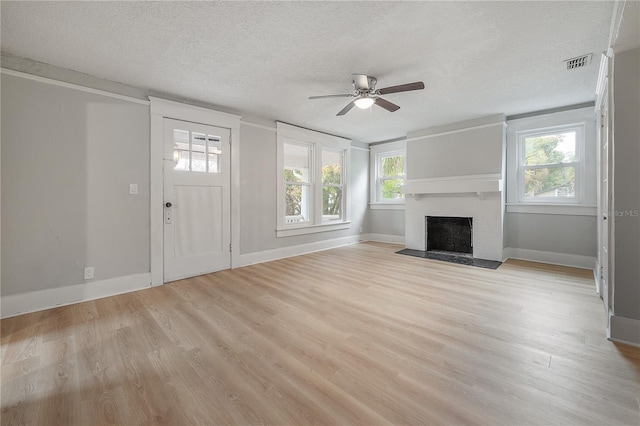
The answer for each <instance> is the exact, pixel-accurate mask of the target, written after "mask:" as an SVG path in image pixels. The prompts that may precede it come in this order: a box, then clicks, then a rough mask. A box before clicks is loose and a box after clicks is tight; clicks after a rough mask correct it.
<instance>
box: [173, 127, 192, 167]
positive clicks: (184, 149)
mask: <svg viewBox="0 0 640 426" xmlns="http://www.w3.org/2000/svg"><path fill="white" fill-rule="evenodd" d="M173 161H174V163H175V165H174V167H173V168H174V170H189V132H188V131H186V130H178V129H174V130H173Z"/></svg>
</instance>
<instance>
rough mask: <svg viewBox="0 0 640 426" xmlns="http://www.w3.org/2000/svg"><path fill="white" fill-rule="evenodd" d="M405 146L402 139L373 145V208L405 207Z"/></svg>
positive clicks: (371, 204)
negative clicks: (403, 190)
mask: <svg viewBox="0 0 640 426" xmlns="http://www.w3.org/2000/svg"><path fill="white" fill-rule="evenodd" d="M405 146H406V145H405V142H404V141H400V142H390V143H384V144H379V145H374V146H372V147H371V176H372V179H371V203H370V207H371V208H373V209H385V208H403V206H404V193H403V192H402V185H403V184H404V181H405V178H406V170H405V164H406V161H405V160H406V149H405Z"/></svg>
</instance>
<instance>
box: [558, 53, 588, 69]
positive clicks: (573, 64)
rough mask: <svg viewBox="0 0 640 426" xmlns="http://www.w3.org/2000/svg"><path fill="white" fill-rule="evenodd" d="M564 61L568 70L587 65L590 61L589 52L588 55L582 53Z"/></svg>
mask: <svg viewBox="0 0 640 426" xmlns="http://www.w3.org/2000/svg"><path fill="white" fill-rule="evenodd" d="M564 62H565V63H566V64H567V69H568V70H572V69H575V68H582V67H586V66H587V65H589V63H591V53H589V54H588V55H582V56H578V57H576V58H571V59H567V60H566V61H564Z"/></svg>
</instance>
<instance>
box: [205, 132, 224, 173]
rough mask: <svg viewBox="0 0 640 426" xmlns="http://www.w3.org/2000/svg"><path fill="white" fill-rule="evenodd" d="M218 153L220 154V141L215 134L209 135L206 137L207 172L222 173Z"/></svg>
mask: <svg viewBox="0 0 640 426" xmlns="http://www.w3.org/2000/svg"><path fill="white" fill-rule="evenodd" d="M220 155H222V143H221V142H220V139H219V138H218V137H216V136H211V135H209V137H208V139H207V163H208V164H207V171H208V172H209V173H222V170H221V167H220Z"/></svg>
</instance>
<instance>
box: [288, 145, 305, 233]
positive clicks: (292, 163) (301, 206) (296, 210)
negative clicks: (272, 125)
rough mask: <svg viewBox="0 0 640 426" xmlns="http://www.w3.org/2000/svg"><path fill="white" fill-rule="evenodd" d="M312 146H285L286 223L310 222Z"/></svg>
mask: <svg viewBox="0 0 640 426" xmlns="http://www.w3.org/2000/svg"><path fill="white" fill-rule="evenodd" d="M310 160H311V145H306V144H298V143H285V144H284V170H283V179H284V184H285V190H284V192H285V204H286V208H285V210H286V212H285V223H287V224H289V223H302V222H309V219H310V216H309V203H310V201H311V200H310V195H311V174H310V170H311V166H310Z"/></svg>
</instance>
